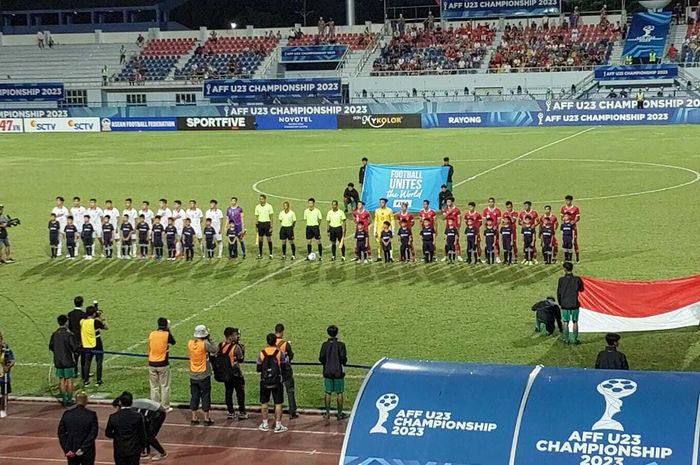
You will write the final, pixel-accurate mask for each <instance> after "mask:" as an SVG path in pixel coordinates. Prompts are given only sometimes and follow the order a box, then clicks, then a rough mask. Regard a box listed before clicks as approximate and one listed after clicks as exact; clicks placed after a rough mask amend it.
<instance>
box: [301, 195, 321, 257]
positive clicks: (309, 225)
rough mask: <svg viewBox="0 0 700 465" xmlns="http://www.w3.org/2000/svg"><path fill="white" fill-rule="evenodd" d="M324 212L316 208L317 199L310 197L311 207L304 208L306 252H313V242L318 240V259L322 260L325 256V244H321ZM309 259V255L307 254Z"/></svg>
mask: <svg viewBox="0 0 700 465" xmlns="http://www.w3.org/2000/svg"><path fill="white" fill-rule="evenodd" d="M322 220H323V214H322V213H321V210H319V209H318V208H316V199H314V198H313V197H311V198H310V199H309V208H307V209H306V210H304V221H306V240H307V243H306V252H307V254H311V243H312V242H313V241H316V243H317V244H318V260H319V261H321V257H322V256H323V245H322V244H321V221H322ZM306 259H307V260H308V259H309V257H308V256H307V257H306Z"/></svg>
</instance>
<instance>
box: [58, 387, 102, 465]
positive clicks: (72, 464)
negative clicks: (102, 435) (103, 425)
mask: <svg viewBox="0 0 700 465" xmlns="http://www.w3.org/2000/svg"><path fill="white" fill-rule="evenodd" d="M75 402H76V406H75V408H72V409H70V410H66V411H65V412H64V413H63V416H62V417H61V421H60V422H59V424H58V442H59V443H60V444H61V449H63V453H64V454H65V456H66V459H68V465H92V464H94V463H95V450H96V449H95V440H96V439H97V431H98V423H97V414H96V413H95V412H94V411H92V410H90V409H88V408H87V407H86V406H87V402H88V397H87V394H85V393H84V392H80V393H78V395H77V396H75Z"/></svg>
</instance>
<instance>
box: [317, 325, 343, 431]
mask: <svg viewBox="0 0 700 465" xmlns="http://www.w3.org/2000/svg"><path fill="white" fill-rule="evenodd" d="M326 332H327V333H328V340H327V341H326V342H324V343H323V345H322V346H321V352H320V354H319V356H318V361H319V362H321V365H323V385H324V391H325V404H326V413H325V414H324V417H326V418H330V417H331V396H332V395H333V394H334V393H335V395H336V405H337V407H338V414H337V416H336V418H338V420H343V419H344V418H347V415H346V414H345V413H343V392H345V365H347V363H348V351H347V349H346V348H345V344H344V343H343V342H340V341H339V340H338V327H337V326H335V325H330V326H329V327H328V329H327V330H326Z"/></svg>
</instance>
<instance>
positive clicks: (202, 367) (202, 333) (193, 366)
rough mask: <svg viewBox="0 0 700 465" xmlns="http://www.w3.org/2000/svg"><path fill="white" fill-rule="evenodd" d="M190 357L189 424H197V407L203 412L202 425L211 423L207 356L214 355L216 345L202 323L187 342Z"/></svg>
mask: <svg viewBox="0 0 700 465" xmlns="http://www.w3.org/2000/svg"><path fill="white" fill-rule="evenodd" d="M187 352H188V353H189V358H190V410H192V420H191V421H190V424H191V425H198V424H199V414H198V412H199V407H200V404H201V407H202V411H203V412H204V425H205V426H209V425H213V424H214V421H213V420H212V419H211V417H210V416H209V409H210V408H211V374H212V368H211V362H210V361H209V357H210V356H211V355H216V346H215V345H214V344H212V343H211V340H210V339H209V330H208V329H207V327H206V326H204V325H197V326H195V328H194V335H193V339H190V340H189V342H188V343H187Z"/></svg>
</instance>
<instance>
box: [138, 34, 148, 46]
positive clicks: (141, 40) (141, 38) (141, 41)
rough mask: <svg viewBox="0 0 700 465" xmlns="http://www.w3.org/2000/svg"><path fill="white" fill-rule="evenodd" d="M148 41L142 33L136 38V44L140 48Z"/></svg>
mask: <svg viewBox="0 0 700 465" xmlns="http://www.w3.org/2000/svg"><path fill="white" fill-rule="evenodd" d="M145 43H146V39H144V38H143V36H142V35H141V34H139V36H138V37H137V38H136V45H137V46H138V47H139V48H140V47H143V46H144V45H145Z"/></svg>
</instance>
